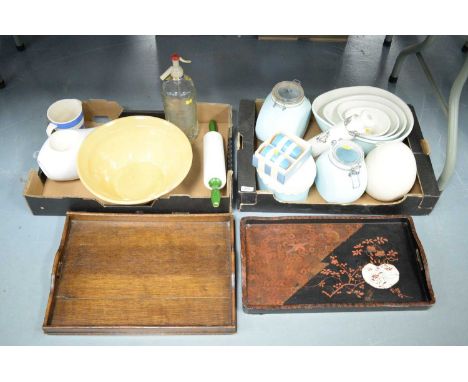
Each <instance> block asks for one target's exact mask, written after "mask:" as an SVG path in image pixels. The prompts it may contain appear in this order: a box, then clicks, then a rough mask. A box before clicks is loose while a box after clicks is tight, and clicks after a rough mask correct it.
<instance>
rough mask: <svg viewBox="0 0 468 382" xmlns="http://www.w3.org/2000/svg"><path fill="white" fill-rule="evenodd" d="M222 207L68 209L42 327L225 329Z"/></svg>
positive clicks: (228, 263)
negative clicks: (149, 211) (155, 211)
mask: <svg viewBox="0 0 468 382" xmlns="http://www.w3.org/2000/svg"><path fill="white" fill-rule="evenodd" d="M233 229H234V225H233V222H232V217H231V216H230V215H228V214H218V215H215V214H212V215H138V214H130V215H129V214H88V213H68V215H67V219H66V222H65V227H64V232H63V236H62V242H61V244H60V248H59V250H58V252H57V255H56V258H55V262H54V266H53V271H52V285H51V290H50V296H49V302H48V306H47V310H46V315H45V320H44V325H43V330H44V332H46V333H55V334H59V333H82V334H99V333H102V334H106V333H108V334H111V333H132V334H133V333H137V334H138V333H140V334H146V333H148V334H149V333H167V334H171V333H175V334H190V333H233V332H235V331H236V306H235V285H234V282H235V277H234V274H235V260H234V259H235V258H234V252H233V247H232V245H233V243H234V231H233Z"/></svg>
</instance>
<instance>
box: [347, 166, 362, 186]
mask: <svg viewBox="0 0 468 382" xmlns="http://www.w3.org/2000/svg"><path fill="white" fill-rule="evenodd" d="M360 172H361V166H360V165H357V166H354V167H353V168H351V169H350V170H349V172H348V176H349V177H350V178H351V183H352V185H353V189H356V188H359V187H360V186H361V180H360V179H359V174H360Z"/></svg>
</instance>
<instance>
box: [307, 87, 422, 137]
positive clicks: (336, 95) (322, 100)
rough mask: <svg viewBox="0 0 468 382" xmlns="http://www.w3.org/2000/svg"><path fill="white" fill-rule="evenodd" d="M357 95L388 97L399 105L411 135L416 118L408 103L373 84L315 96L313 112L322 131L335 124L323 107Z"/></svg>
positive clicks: (389, 100)
mask: <svg viewBox="0 0 468 382" xmlns="http://www.w3.org/2000/svg"><path fill="white" fill-rule="evenodd" d="M357 95H358V96H361V97H364V98H366V97H368V96H378V97H381V98H384V99H386V100H387V101H388V102H391V104H393V105H396V106H398V109H400V110H401V111H402V112H403V114H404V115H405V117H406V121H407V124H408V127H409V131H408V135H409V133H410V132H411V129H412V128H413V125H414V118H413V114H412V113H411V110H410V108H409V107H408V105H407V104H406V103H405V102H403V101H402V100H401V99H400V98H399V97H397V96H396V95H394V94H393V93H390V92H389V91H387V90H384V89H380V88H376V87H373V86H351V87H345V88H339V89H334V90H331V91H329V92H326V93H323V94H321V95H320V96H318V97H317V98H315V100H314V102H312V113H313V114H314V117H315V120H316V121H317V124H318V125H319V127H320V129H321V130H322V131H327V130H328V129H330V128H331V127H332V126H333V124H331V123H330V122H329V121H327V120H326V119H325V117H324V116H323V114H322V111H323V110H322V109H323V108H324V107H325V105H327V104H328V103H330V102H332V101H335V100H338V99H340V98H344V97H349V96H357ZM387 106H388V104H387ZM408 127H407V129H408ZM406 136H407V135H406ZM405 138H406V137H405ZM402 139H404V138H402Z"/></svg>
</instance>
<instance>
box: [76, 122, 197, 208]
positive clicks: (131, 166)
mask: <svg viewBox="0 0 468 382" xmlns="http://www.w3.org/2000/svg"><path fill="white" fill-rule="evenodd" d="M192 155H193V154H192V146H191V145H190V142H189V140H188V139H187V137H186V136H185V134H184V133H183V132H182V131H181V130H180V129H179V128H178V127H177V126H175V125H173V124H172V123H170V122H168V121H166V120H164V119H160V118H155V117H146V116H135V117H125V118H119V119H116V120H114V121H111V122H109V123H106V124H105V125H103V126H101V127H99V128H97V129H96V130H95V131H94V132H92V133H91V134H90V135H89V136H88V137H87V138H86V139H85V141H84V142H83V144H82V145H81V148H80V151H79V152H78V166H77V168H78V175H79V177H80V179H81V182H82V183H83V185H84V186H85V187H86V188H87V189H88V190H89V191H90V192H91V193H93V194H94V195H95V196H96V197H98V198H99V199H101V200H103V201H105V202H108V203H113V204H143V203H147V202H149V201H151V200H154V199H157V198H159V197H160V196H162V195H164V194H166V193H168V192H169V191H171V190H173V189H174V188H175V187H177V186H178V185H179V184H180V183H181V182H182V181H183V180H184V178H185V177H186V176H187V174H188V172H189V170H190V167H191V165H192Z"/></svg>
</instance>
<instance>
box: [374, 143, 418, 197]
mask: <svg viewBox="0 0 468 382" xmlns="http://www.w3.org/2000/svg"><path fill="white" fill-rule="evenodd" d="M366 167H367V189H366V192H367V193H368V194H369V195H370V196H372V197H373V198H374V199H377V200H380V201H383V202H389V201H393V200H396V199H399V198H401V197H403V196H404V195H406V194H407V193H408V192H409V191H410V190H411V188H412V187H413V185H414V181H415V179H416V159H415V158H414V154H413V153H412V151H411V150H410V148H409V147H408V146H406V145H405V144H404V143H403V142H388V143H384V144H382V145H379V146H377V147H376V148H375V149H373V150H372V151H371V152H370V153H369V154H368V155H367V157H366Z"/></svg>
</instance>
